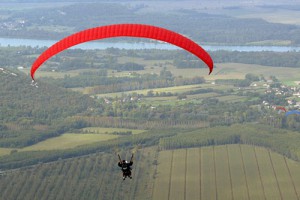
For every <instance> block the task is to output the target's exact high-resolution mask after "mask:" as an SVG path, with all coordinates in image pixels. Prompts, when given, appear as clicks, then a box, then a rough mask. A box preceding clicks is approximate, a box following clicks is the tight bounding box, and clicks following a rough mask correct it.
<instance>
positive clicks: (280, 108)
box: [276, 106, 286, 112]
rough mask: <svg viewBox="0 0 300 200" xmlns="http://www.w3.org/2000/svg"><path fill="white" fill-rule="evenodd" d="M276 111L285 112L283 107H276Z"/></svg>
mask: <svg viewBox="0 0 300 200" xmlns="http://www.w3.org/2000/svg"><path fill="white" fill-rule="evenodd" d="M276 110H282V111H284V112H286V109H285V107H283V106H276Z"/></svg>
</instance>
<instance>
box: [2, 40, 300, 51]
mask: <svg viewBox="0 0 300 200" xmlns="http://www.w3.org/2000/svg"><path fill="white" fill-rule="evenodd" d="M55 42H57V41H55V40H35V39H15V38H0V46H2V47H7V46H14V47H16V46H30V47H49V46H51V45H53V44H54V43H55ZM201 46H202V47H203V48H204V49H205V50H207V51H218V50H226V51H243V52H255V51H256V52H257V51H273V52H289V51H296V52H300V47H294V46H229V45H201ZM110 47H113V48H119V49H161V50H176V49H179V48H178V47H176V46H174V45H170V44H167V43H161V42H155V43H154V42H152V43H151V42H149V43H144V42H143V43H129V42H86V43H83V44H80V45H76V46H75V47H73V48H75V49H76V48H79V49H107V48H110Z"/></svg>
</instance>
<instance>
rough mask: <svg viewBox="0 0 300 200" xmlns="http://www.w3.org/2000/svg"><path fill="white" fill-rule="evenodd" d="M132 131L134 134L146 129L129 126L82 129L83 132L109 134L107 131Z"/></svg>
mask: <svg viewBox="0 0 300 200" xmlns="http://www.w3.org/2000/svg"><path fill="white" fill-rule="evenodd" d="M127 131H131V132H132V134H140V133H143V132H145V130H139V129H128V128H102V127H88V128H83V129H81V132H83V133H97V134H99V133H100V134H107V133H113V132H127Z"/></svg>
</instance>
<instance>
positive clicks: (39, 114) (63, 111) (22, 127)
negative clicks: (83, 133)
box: [0, 68, 97, 147]
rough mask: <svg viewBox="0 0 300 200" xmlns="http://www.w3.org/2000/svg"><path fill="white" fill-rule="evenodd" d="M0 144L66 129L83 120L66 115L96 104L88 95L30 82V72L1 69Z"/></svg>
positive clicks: (30, 140)
mask: <svg viewBox="0 0 300 200" xmlns="http://www.w3.org/2000/svg"><path fill="white" fill-rule="evenodd" d="M0 82H1V83H4V84H2V86H1V88H0V96H1V103H0V146H1V147H21V146H27V145H30V144H33V143H36V142H38V141H40V140H43V139H45V138H47V137H51V135H52V136H53V135H58V134H62V133H64V132H65V131H66V130H69V129H71V128H72V127H73V128H74V127H77V128H80V127H83V126H84V123H80V122H78V121H77V122H76V121H70V120H68V119H67V118H68V117H70V116H72V115H74V114H78V113H83V112H86V111H87V110H88V108H95V107H96V106H97V105H96V103H95V102H94V101H93V100H92V99H91V98H89V97H87V96H84V95H81V94H78V93H76V92H72V91H68V90H66V89H62V88H58V87H55V86H52V85H50V84H45V83H43V82H38V83H37V84H36V83H34V84H33V83H31V79H30V78H29V76H26V75H24V74H22V73H18V72H13V71H11V70H7V69H4V68H1V70H0Z"/></svg>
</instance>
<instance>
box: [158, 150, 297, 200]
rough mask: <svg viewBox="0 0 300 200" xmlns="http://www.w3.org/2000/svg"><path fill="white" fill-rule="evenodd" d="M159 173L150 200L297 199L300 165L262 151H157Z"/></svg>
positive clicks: (275, 154)
mask: <svg viewBox="0 0 300 200" xmlns="http://www.w3.org/2000/svg"><path fill="white" fill-rule="evenodd" d="M199 158H200V159H199ZM178 169H181V170H178ZM157 171H158V174H157V175H158V176H157V177H156V180H155V185H154V193H153V199H161V198H163V199H270V200H271V199H289V200H292V199H299V198H300V196H299V194H300V193H299V192H300V191H299V190H300V189H299V188H300V177H299V174H300V164H299V163H298V162H295V161H292V160H289V159H287V158H285V157H283V156H282V155H279V154H277V153H274V152H271V151H269V150H268V149H265V148H261V147H255V146H248V145H224V146H212V147H203V148H190V149H180V150H172V151H161V152H160V153H159V156H158V167H157ZM179 180H180V181H179ZM199 196H200V197H201V198H199Z"/></svg>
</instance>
